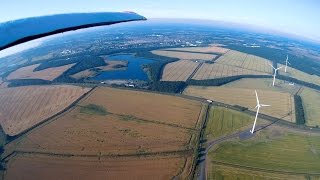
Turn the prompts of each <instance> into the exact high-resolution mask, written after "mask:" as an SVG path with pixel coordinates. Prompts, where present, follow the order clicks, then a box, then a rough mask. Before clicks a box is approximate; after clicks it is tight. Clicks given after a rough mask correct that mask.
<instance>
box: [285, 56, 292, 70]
mask: <svg viewBox="0 0 320 180" xmlns="http://www.w3.org/2000/svg"><path fill="white" fill-rule="evenodd" d="M288 59H289V58H288V55H287V59H286V67H285V68H284V72H287V66H288V64H290V62H289V61H288ZM290 65H291V64H290Z"/></svg>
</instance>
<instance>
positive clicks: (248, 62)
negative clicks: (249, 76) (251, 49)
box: [216, 50, 272, 74]
mask: <svg viewBox="0 0 320 180" xmlns="http://www.w3.org/2000/svg"><path fill="white" fill-rule="evenodd" d="M216 63H219V64H225V65H230V66H235V67H240V68H244V69H248V70H254V71H259V72H262V73H267V74H272V68H271V67H270V65H269V63H272V62H271V61H269V60H267V59H264V58H261V57H258V56H254V55H250V54H246V53H242V52H239V51H234V50H230V51H228V52H227V53H226V54H224V55H223V56H221V57H219V58H218V59H217V60H216Z"/></svg>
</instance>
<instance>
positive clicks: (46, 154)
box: [6, 149, 193, 158]
mask: <svg viewBox="0 0 320 180" xmlns="http://www.w3.org/2000/svg"><path fill="white" fill-rule="evenodd" d="M192 152H193V149H183V150H175V151H159V152H146V153H131V154H130V153H129V154H98V153H96V154H74V153H55V152H40V151H23V150H16V151H13V152H12V153H10V155H8V156H6V157H9V156H12V155H17V154H34V155H45V156H55V157H97V158H101V157H141V156H156V155H188V154H192Z"/></svg>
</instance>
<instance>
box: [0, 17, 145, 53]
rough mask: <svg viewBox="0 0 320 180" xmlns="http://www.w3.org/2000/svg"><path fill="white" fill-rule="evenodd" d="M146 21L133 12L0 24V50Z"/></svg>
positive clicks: (48, 18) (28, 19)
mask: <svg viewBox="0 0 320 180" xmlns="http://www.w3.org/2000/svg"><path fill="white" fill-rule="evenodd" d="M138 20H146V18H145V17H143V16H140V15H139V14H136V13H133V12H106V13H75V14H58V15H50V16H41V17H32V18H26V19H19V20H14V21H9V22H5V23H0V50H3V49H5V48H8V47H11V46H14V45H17V44H20V43H24V42H27V41H30V40H34V39H37V38H41V37H44V36H49V35H52V34H57V33H62V32H66V31H72V30H77V29H82V28H88V27H94V26H102V25H110V24H115V23H121V22H128V21H138Z"/></svg>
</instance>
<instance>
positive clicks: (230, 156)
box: [209, 126, 320, 173]
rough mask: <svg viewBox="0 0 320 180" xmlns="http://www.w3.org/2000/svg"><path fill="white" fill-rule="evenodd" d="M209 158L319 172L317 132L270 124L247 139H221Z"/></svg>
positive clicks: (249, 164)
mask: <svg viewBox="0 0 320 180" xmlns="http://www.w3.org/2000/svg"><path fill="white" fill-rule="evenodd" d="M209 158H210V159H212V160H215V161H219V162H226V163H232V164H238V165H242V166H250V167H257V168H263V169H273V170H278V171H290V172H303V173H320V136H319V135H310V134H305V133H300V132H293V131H289V130H285V129H283V128H280V127H277V128H276V127H275V126H272V127H270V128H268V129H265V130H263V131H262V132H260V133H259V134H257V135H256V137H254V138H251V139H249V140H245V141H235V140H234V141H229V142H225V143H222V144H221V145H219V146H218V147H217V148H216V149H215V150H212V151H211V152H210V153H209Z"/></svg>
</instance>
